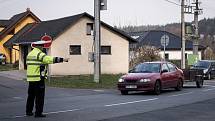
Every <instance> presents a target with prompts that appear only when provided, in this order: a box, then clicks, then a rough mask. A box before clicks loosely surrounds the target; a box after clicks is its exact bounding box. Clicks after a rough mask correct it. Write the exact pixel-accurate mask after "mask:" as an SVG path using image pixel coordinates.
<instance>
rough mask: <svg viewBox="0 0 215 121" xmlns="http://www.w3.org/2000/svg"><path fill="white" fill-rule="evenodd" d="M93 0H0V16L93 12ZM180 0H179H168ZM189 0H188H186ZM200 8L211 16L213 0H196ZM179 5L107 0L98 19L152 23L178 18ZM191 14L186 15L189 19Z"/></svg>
mask: <svg viewBox="0 0 215 121" xmlns="http://www.w3.org/2000/svg"><path fill="white" fill-rule="evenodd" d="M93 1H94V0H0V11H1V12H0V19H9V18H10V17H12V16H13V15H14V14H17V13H21V12H24V11H25V10H26V8H27V7H29V8H30V9H31V11H32V12H33V13H34V14H36V15H37V16H38V17H39V18H40V19H41V20H51V19H57V18H61V17H65V16H72V15H75V14H79V13H82V12H88V13H90V14H91V15H93V13H94V12H93V11H94V8H93V7H94V3H93ZM170 1H173V2H175V3H178V4H180V2H179V0H170ZM187 1H189V0H187ZM190 1H193V0H190ZM199 1H201V2H202V5H201V7H202V8H203V9H204V14H203V15H201V16H200V19H202V18H204V17H205V18H214V17H215V0H199ZM180 10H181V9H180V6H177V5H175V4H172V3H169V2H167V1H165V0H108V10H107V11H102V12H101V19H102V20H103V21H104V22H106V23H108V24H110V25H116V26H119V25H121V26H123V25H149V24H150V25H154V24H167V23H173V22H180ZM192 19H193V15H186V21H191V20H192Z"/></svg>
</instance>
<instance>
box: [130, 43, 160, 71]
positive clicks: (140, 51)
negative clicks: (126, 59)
mask: <svg viewBox="0 0 215 121" xmlns="http://www.w3.org/2000/svg"><path fill="white" fill-rule="evenodd" d="M130 55H131V57H130V68H132V67H133V66H135V65H137V64H139V63H143V62H149V61H158V60H161V56H160V50H159V49H158V48H156V47H154V46H142V47H139V48H136V49H133V50H132V51H131V54H130Z"/></svg>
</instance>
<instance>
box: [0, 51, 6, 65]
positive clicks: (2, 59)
mask: <svg viewBox="0 0 215 121" xmlns="http://www.w3.org/2000/svg"><path fill="white" fill-rule="evenodd" d="M5 63H6V56H5V55H4V54H2V53H0V64H5Z"/></svg>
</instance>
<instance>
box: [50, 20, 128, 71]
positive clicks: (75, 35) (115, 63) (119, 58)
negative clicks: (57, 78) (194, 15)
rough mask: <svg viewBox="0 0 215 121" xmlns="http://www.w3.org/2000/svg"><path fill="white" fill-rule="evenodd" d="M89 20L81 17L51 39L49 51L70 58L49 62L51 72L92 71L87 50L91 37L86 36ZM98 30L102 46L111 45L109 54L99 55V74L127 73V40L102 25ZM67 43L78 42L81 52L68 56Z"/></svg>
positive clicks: (54, 54) (89, 50)
mask: <svg viewBox="0 0 215 121" xmlns="http://www.w3.org/2000/svg"><path fill="white" fill-rule="evenodd" d="M92 22H93V21H91V20H89V19H88V18H83V19H81V20H80V21H79V22H77V23H76V24H75V25H73V26H72V27H71V28H69V29H68V30H66V31H65V32H63V33H62V34H61V35H60V36H59V37H57V38H56V39H55V40H54V41H53V43H52V46H51V48H50V50H49V54H50V55H52V56H59V57H64V58H70V61H69V62H68V63H60V64H53V65H51V66H50V70H51V71H50V72H51V75H80V74H93V68H94V64H93V63H92V62H89V61H88V53H89V52H92V48H93V47H92V45H93V36H87V35H86V24H87V23H92ZM101 33H102V35H101V45H111V55H102V56H101V71H102V73H105V74H117V73H127V72H128V68H129V62H128V59H129V42H128V41H127V40H125V39H124V38H122V37H120V36H119V35H117V34H115V33H113V32H111V31H109V30H108V29H107V28H104V27H102V28H101ZM70 45H81V55H69V46H70Z"/></svg>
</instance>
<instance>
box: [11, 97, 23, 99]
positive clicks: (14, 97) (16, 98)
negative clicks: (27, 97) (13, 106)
mask: <svg viewBox="0 0 215 121" xmlns="http://www.w3.org/2000/svg"><path fill="white" fill-rule="evenodd" d="M13 99H23V98H22V97H13Z"/></svg>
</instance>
